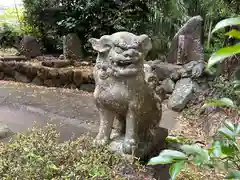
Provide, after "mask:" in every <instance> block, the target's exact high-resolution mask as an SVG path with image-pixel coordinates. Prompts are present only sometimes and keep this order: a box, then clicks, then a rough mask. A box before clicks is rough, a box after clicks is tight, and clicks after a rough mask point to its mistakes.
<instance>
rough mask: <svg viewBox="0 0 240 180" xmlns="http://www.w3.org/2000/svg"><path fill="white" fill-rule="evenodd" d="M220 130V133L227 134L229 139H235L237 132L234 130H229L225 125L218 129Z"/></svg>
mask: <svg viewBox="0 0 240 180" xmlns="http://www.w3.org/2000/svg"><path fill="white" fill-rule="evenodd" d="M218 132H219V133H220V134H222V135H223V136H225V137H226V138H227V139H229V140H234V139H235V133H234V132H232V131H231V130H229V129H228V128H225V127H223V128H220V129H219V130H218Z"/></svg>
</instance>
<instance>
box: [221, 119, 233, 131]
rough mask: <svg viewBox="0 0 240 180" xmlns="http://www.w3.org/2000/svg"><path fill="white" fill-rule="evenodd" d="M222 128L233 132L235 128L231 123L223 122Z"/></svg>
mask: <svg viewBox="0 0 240 180" xmlns="http://www.w3.org/2000/svg"><path fill="white" fill-rule="evenodd" d="M223 124H224V126H226V127H227V128H228V129H229V130H230V131H232V132H234V130H235V127H234V125H233V123H232V122H231V121H224V122H223Z"/></svg>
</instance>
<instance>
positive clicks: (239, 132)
mask: <svg viewBox="0 0 240 180" xmlns="http://www.w3.org/2000/svg"><path fill="white" fill-rule="evenodd" d="M236 134H237V135H239V134H240V123H238V124H237V125H236Z"/></svg>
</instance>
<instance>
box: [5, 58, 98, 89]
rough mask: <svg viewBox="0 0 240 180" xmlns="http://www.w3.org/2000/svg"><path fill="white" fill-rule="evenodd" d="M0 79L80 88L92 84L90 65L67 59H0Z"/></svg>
mask: <svg viewBox="0 0 240 180" xmlns="http://www.w3.org/2000/svg"><path fill="white" fill-rule="evenodd" d="M0 79H1V80H11V81H17V82H23V83H33V84H36V85H42V86H48V87H66V88H80V87H81V86H82V85H84V84H94V80H93V77H92V66H91V65H87V64H84V63H83V64H74V63H72V62H69V61H61V60H56V61H48V62H45V61H43V62H18V61H0Z"/></svg>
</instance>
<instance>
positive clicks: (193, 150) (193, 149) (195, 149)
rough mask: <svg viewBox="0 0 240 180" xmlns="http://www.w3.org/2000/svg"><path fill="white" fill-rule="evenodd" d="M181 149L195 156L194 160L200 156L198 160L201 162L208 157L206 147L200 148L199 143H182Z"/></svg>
mask: <svg viewBox="0 0 240 180" xmlns="http://www.w3.org/2000/svg"><path fill="white" fill-rule="evenodd" d="M181 149H182V150H183V151H184V152H185V153H186V154H191V155H195V156H196V160H197V159H198V158H200V159H199V160H200V161H201V162H205V161H208V160H209V159H210V157H209V154H208V151H207V150H206V149H203V148H201V147H200V146H199V145H197V144H194V145H182V146H181Z"/></svg>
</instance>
